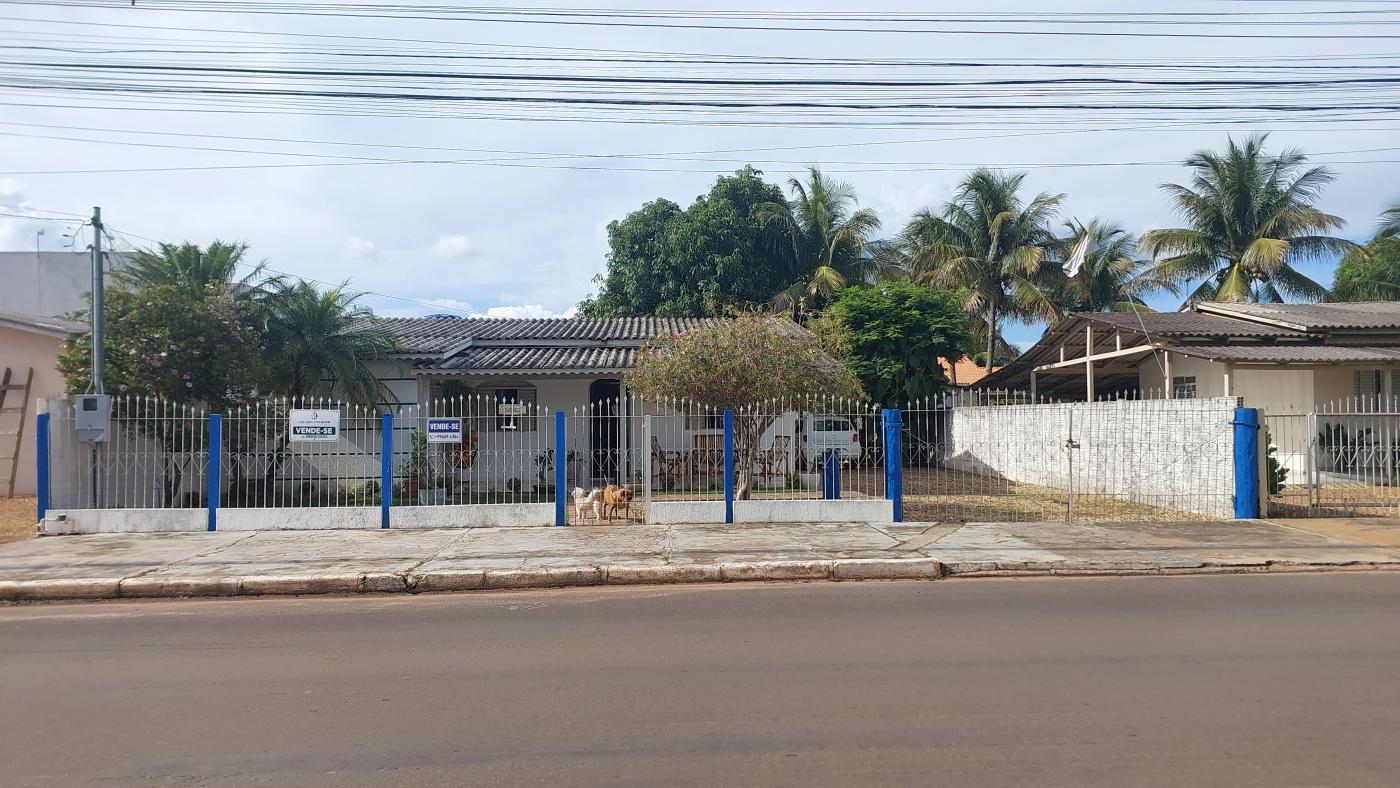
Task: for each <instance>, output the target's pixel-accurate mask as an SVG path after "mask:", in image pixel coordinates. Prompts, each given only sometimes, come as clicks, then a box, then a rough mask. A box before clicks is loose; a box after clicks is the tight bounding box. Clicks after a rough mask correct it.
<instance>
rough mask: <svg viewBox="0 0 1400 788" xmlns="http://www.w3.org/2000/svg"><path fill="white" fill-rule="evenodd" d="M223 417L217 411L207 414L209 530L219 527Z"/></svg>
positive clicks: (221, 489)
mask: <svg viewBox="0 0 1400 788" xmlns="http://www.w3.org/2000/svg"><path fill="white" fill-rule="evenodd" d="M223 444H224V417H223V415H222V414H219V413H210V414H209V489H208V490H207V491H206V492H205V497H206V498H207V499H208V500H207V501H206V504H207V505H208V506H209V530H211V531H213V530H216V529H217V528H218V527H219V496H221V495H223V492H224V485H223V482H222V481H220V479H219V475H220V474H221V473H222V472H223V462H222V459H223V455H224V450H223Z"/></svg>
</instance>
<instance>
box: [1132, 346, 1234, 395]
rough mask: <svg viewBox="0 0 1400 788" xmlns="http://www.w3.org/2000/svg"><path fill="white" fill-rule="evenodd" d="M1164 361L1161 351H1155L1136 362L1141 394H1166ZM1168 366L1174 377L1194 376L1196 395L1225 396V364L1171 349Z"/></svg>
mask: <svg viewBox="0 0 1400 788" xmlns="http://www.w3.org/2000/svg"><path fill="white" fill-rule="evenodd" d="M1165 362H1166V359H1165V358H1164V357H1163V354H1157V355H1156V356H1155V357H1154V356H1147V357H1145V358H1144V359H1143V360H1142V361H1141V362H1139V364H1138V387H1139V389H1140V390H1141V392H1142V397H1143V398H1145V399H1165V398H1166V396H1167V390H1168V383H1167V382H1164V381H1165V379H1164V378H1163V376H1162V372H1163V369H1164V366H1165ZM1171 368H1172V370H1171V372H1172V377H1174V378H1179V377H1191V376H1194V377H1195V378H1196V399H1207V398H1209V397H1224V396H1226V392H1225V365H1224V364H1221V363H1219V362H1217V361H1207V360H1205V359H1201V358H1192V357H1191V356H1183V355H1181V354H1180V353H1172V354H1171Z"/></svg>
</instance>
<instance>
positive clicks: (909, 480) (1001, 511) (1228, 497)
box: [904, 393, 1236, 522]
mask: <svg viewBox="0 0 1400 788" xmlns="http://www.w3.org/2000/svg"><path fill="white" fill-rule="evenodd" d="M1235 407H1236V401H1235V400H1234V399H1232V398H1215V399H1200V400H1195V399H1193V400H1127V399H1122V400H1110V401H1102V402H1093V403H1053V404H1030V400H1029V398H1028V397H1026V396H1023V395H1013V394H1010V393H999V394H981V395H980V396H979V397H978V398H976V399H968V398H961V399H955V398H945V399H941V400H938V401H925V402H922V403H910V404H908V405H907V406H906V408H905V412H904V422H905V427H904V509H905V518H906V519H908V520H911V521H912V520H920V521H938V522H972V521H1030V522H1110V521H1123V520H1155V521H1160V520H1201V519H1223V518H1228V517H1231V516H1232V515H1233V506H1234V498H1233V496H1234V461H1233V447H1234V443H1233V435H1234V429H1233V425H1232V421H1233V418H1234V410H1235Z"/></svg>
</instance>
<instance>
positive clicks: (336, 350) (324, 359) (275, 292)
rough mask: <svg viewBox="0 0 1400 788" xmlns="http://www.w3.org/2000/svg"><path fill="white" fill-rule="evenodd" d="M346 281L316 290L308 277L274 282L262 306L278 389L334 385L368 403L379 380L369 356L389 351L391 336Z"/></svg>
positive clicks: (296, 391)
mask: <svg viewBox="0 0 1400 788" xmlns="http://www.w3.org/2000/svg"><path fill="white" fill-rule="evenodd" d="M348 284H349V283H348V282H347V283H345V284H342V285H340V286H338V287H333V288H331V289H330V290H326V291H324V292H323V291H320V290H317V289H316V286H315V285H313V284H311V283H309V282H296V283H295V284H291V283H287V282H276V283H274V284H273V285H272V288H271V291H270V293H269V296H268V299H267V302H266V308H267V314H266V321H267V348H268V356H269V361H270V362H271V363H272V365H273V367H274V369H275V370H276V375H277V378H276V379H277V380H278V381H280V383H281V385H282V387H283V391H282V392H281V393H283V394H286V395H288V396H291V397H302V396H306V395H310V394H318V393H324V394H329V393H331V392H333V391H338V392H339V393H341V394H343V395H344V396H345V397H346V398H347V399H349V400H350V401H352V402H358V403H361V404H365V405H373V404H376V403H378V402H379V401H380V394H381V392H382V391H383V385H382V384H381V383H380V382H379V379H378V377H377V376H376V375H375V374H374V371H373V370H372V369H371V368H370V366H369V362H370V361H373V360H376V359H382V358H384V357H385V356H387V355H388V354H390V353H392V352H393V351H394V349H395V347H396V342H395V340H394V337H393V335H392V334H390V333H389V332H388V331H387V330H385V328H384V326H383V324H381V323H380V322H379V321H378V320H377V319H376V318H375V317H374V315H373V314H372V313H370V312H369V310H368V309H366V308H364V307H360V306H358V305H356V303H355V302H356V301H358V300H359V299H360V297H361V296H363V295H364V294H363V293H353V292H350V291H349V290H347V289H346V287H347V285H348Z"/></svg>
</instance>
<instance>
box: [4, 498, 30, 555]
mask: <svg viewBox="0 0 1400 788" xmlns="http://www.w3.org/2000/svg"><path fill="white" fill-rule="evenodd" d="M34 507H35V501H34V496H32V495H21V496H17V497H15V498H0V544H3V543H4V542H18V541H19V540H21V539H28V538H29V537H31V536H33V535H34V517H35V515H34V513H35V508H34Z"/></svg>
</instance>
